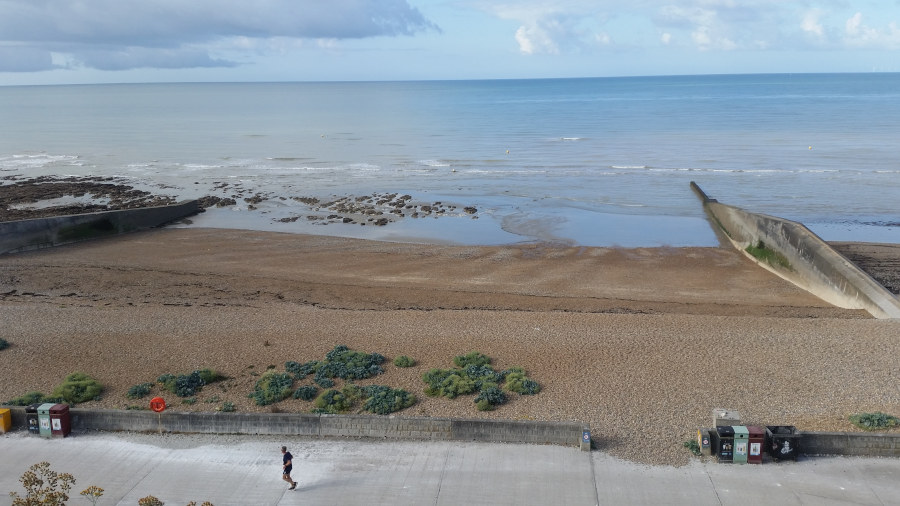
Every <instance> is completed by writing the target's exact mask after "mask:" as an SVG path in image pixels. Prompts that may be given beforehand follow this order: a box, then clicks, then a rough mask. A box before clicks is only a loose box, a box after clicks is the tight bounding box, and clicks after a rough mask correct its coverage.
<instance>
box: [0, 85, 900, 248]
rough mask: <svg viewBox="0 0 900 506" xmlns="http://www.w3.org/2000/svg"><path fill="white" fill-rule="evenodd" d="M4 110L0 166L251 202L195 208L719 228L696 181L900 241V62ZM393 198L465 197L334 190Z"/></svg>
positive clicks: (773, 210)
mask: <svg viewBox="0 0 900 506" xmlns="http://www.w3.org/2000/svg"><path fill="white" fill-rule="evenodd" d="M0 110H3V111H4V114H3V118H2V120H0V121H2V124H3V130H4V135H3V136H2V138H0V183H2V184H12V183H15V182H16V181H21V180H25V179H30V178H36V177H70V176H75V177H99V178H111V179H114V180H115V181H117V182H120V183H122V184H129V185H132V186H135V187H136V188H140V189H147V190H148V191H152V192H153V193H156V194H161V195H170V196H173V197H175V198H178V199H190V198H200V197H204V196H215V197H219V198H233V199H234V201H235V202H234V204H233V205H229V206H226V207H223V208H213V209H210V210H209V211H208V212H206V213H203V214H202V215H199V216H198V217H196V218H195V219H193V220H192V221H193V224H192V225H189V226H197V227H199V226H210V227H227V228H247V229H253V230H271V231H280V232H292V233H314V234H326V235H338V236H349V237H364V238H374V239H384V240H398V241H420V240H421V241H428V242H450V243H459V244H510V243H517V242H531V241H553V242H561V243H568V244H575V245H582V246H628V247H633V246H713V245H717V244H718V240H717V239H716V237H715V234H714V233H713V230H712V228H711V227H710V225H709V223H708V221H707V220H706V217H705V215H704V213H703V209H702V205H701V203H700V201H699V199H698V198H697V196H696V195H694V194H693V192H692V191H691V190H690V188H689V183H690V182H691V181H695V182H696V183H697V184H698V185H700V187H702V188H703V189H704V190H705V191H706V192H707V193H708V194H709V195H710V196H711V197H713V198H716V199H718V200H719V201H721V202H723V203H727V204H730V205H735V206H738V207H741V208H744V209H746V210H748V211H752V212H759V213H764V214H770V215H775V216H780V217H783V218H786V219H790V220H794V221H799V222H801V223H804V224H805V225H806V226H807V227H809V228H810V229H811V230H812V231H813V232H815V233H817V234H818V235H820V236H821V237H822V238H823V239H825V240H828V241H866V242H889V243H900V206H898V205H897V200H898V196H900V166H898V162H897V160H898V159H900V156H898V155H900V148H898V146H897V144H896V133H897V132H898V131H900V74H752V75H706V76H658V77H618V78H570V79H529V80H518V79H510V80H480V81H371V82H346V81H345V82H328V83H313V82H302V83H171V84H100V85H50V86H10V87H0ZM377 195H382V196H384V195H409V196H410V202H414V203H417V204H418V205H420V206H421V205H425V206H429V207H436V206H435V204H438V205H439V206H443V207H445V208H446V209H443V211H444V212H441V213H440V214H438V213H430V214H425V213H418V217H416V218H410V217H406V218H403V219H399V218H398V217H397V216H398V215H394V216H391V218H392V219H394V218H396V219H395V220H394V221H391V222H390V223H388V224H387V225H385V226H377V225H374V222H369V223H366V222H363V223H362V225H364V226H361V224H360V223H343V222H340V221H335V220H331V221H328V220H327V219H324V217H322V216H320V215H322V214H324V215H326V216H327V215H328V213H327V212H325V211H323V210H322V209H315V207H316V206H319V205H321V203H324V202H334V201H336V200H338V199H350V200H355V199H359V198H362V197H373V196H377ZM254 197H255V198H254ZM82 198H84V197H82ZM245 199H246V200H245ZM375 200H377V198H376V199H375ZM311 202H315V203H317V204H311ZM45 204H46V203H44V204H41V203H37V204H36V205H45ZM464 208H469V209H476V210H477V212H476V213H471V212H464V211H463V209H464ZM379 216H380V215H379ZM319 218H322V219H319ZM326 223H327V225H326Z"/></svg>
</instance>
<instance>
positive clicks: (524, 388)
mask: <svg viewBox="0 0 900 506" xmlns="http://www.w3.org/2000/svg"><path fill="white" fill-rule="evenodd" d="M504 386H505V387H506V389H507V390H509V391H510V392H515V393H517V394H522V395H534V394H536V393H538V392H540V391H541V386H540V385H538V382H537V381H534V380H532V379H529V378H528V376H526V375H525V372H524V371H522V372H519V371H516V372H511V373H509V374H507V375H506V383H505V385H504Z"/></svg>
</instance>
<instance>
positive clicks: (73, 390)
mask: <svg viewBox="0 0 900 506" xmlns="http://www.w3.org/2000/svg"><path fill="white" fill-rule="evenodd" d="M101 393H103V385H101V384H100V383H99V382H98V381H97V380H95V379H94V378H92V377H90V376H88V375H87V374H84V373H81V372H74V373H72V374H70V375H68V376H66V379H65V380H64V381H63V382H62V383H61V384H60V385H59V386H57V387H56V388H55V389H54V390H53V392H52V393H51V394H50V395H51V396H52V397H58V398H61V399H63V400H64V401H65V402H67V403H69V404H78V403H80V402H87V401H90V400H94V399H98V398H99V397H100V394H101Z"/></svg>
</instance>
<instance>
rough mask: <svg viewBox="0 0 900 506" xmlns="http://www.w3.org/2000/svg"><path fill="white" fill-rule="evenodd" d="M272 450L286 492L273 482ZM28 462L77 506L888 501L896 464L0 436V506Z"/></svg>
mask: <svg viewBox="0 0 900 506" xmlns="http://www.w3.org/2000/svg"><path fill="white" fill-rule="evenodd" d="M282 444H284V445H287V446H288V448H289V450H290V451H292V453H293V454H294V473H293V477H294V479H295V480H297V481H298V482H300V485H299V486H298V488H297V490H296V491H288V490H287V484H286V483H285V482H283V481H281V475H280V473H281V471H280V469H281V453H280V447H281V445H282ZM685 451H687V450H685ZM40 461H48V462H50V463H51V469H53V470H54V471H57V472H69V473H72V474H73V475H74V476H75V478H76V480H77V481H76V483H75V487H74V488H73V490H72V493H70V496H71V500H70V501H69V504H72V505H74V504H88V503H87V501H85V500H84V499H83V498H82V497H80V496H79V494H78V493H79V492H80V491H81V490H84V489H85V488H87V487H88V486H89V485H97V486H100V487H102V488H103V489H104V490H105V493H104V495H103V497H102V498H101V500H100V501H99V503H98V504H101V505H102V504H127V505H136V504H137V503H138V499H140V498H142V497H146V496H148V495H154V496H156V497H158V498H159V499H161V500H162V501H164V502H165V503H166V504H167V505H169V506H176V505H185V504H187V503H188V502H190V501H197V503H198V504H200V503H202V502H203V501H210V502H212V503H213V504H215V505H216V506H226V505H240V506H247V505H254V506H255V505H291V504H304V505H348V506H352V505H380V504H383V505H416V506H420V505H448V506H449V505H452V506H459V505H479V504H483V505H498V504H499V505H552V506H562V505H578V506H581V505H597V504H604V505H619V504H675V505H678V504H683V505H753V506H756V505H759V504H779V505H794V504H796V505H817V506H818V505H837V504H855V505H860V504H867V505H868V504H871V505H887V504H892V505H900V459H874V458H849V457H828V458H825V457H820V458H804V459H801V460H800V461H799V462H783V463H778V464H775V463H765V464H763V465H761V466H751V465H744V466H734V465H723V464H716V463H715V462H714V461H706V462H700V461H699V460H697V461H695V462H694V463H693V464H691V465H689V466H686V467H681V468H672V467H649V466H642V465H637V464H633V463H630V462H623V461H621V460H617V459H614V458H612V457H610V456H608V455H606V454H604V453H603V452H599V451H595V452H591V453H587V452H581V451H579V450H578V449H577V448H563V447H559V446H537V445H518V444H486V443H457V442H428V443H424V442H410V441H400V442H397V441H371V440H346V439H340V440H321V439H307V438H300V437H287V438H279V437H274V436H211V435H155V434H149V435H147V434H110V433H92V432H89V433H78V434H73V435H72V436H71V437H68V438H65V439H42V438H40V437H36V436H32V435H29V434H27V433H24V432H21V431H18V432H14V433H11V434H6V435H0V505H6V504H10V503H11V499H10V498H9V496H8V495H7V493H8V492H10V491H16V492H19V493H20V494H21V493H23V491H24V489H23V488H22V486H21V484H20V483H19V481H18V479H19V477H20V476H21V475H22V473H23V472H24V471H25V470H27V469H28V467H29V466H30V465H32V464H34V463H37V462H40Z"/></svg>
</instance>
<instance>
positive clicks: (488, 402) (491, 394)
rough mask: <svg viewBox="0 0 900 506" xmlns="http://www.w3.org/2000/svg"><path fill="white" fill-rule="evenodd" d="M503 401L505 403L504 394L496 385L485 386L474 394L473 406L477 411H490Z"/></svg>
mask: <svg viewBox="0 0 900 506" xmlns="http://www.w3.org/2000/svg"><path fill="white" fill-rule="evenodd" d="M504 403H506V394H505V393H503V390H500V389H499V388H497V387H487V388H485V389H484V390H482V391H480V392H479V393H478V395H477V396H475V406H476V407H477V408H478V411H492V410H493V409H495V408H496V407H497V406H499V405H501V404H504Z"/></svg>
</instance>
